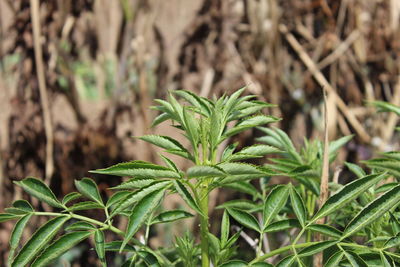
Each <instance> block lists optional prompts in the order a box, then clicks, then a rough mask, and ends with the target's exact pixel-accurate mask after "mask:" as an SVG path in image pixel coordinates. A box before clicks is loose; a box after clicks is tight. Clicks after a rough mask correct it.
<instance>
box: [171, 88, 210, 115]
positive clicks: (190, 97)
mask: <svg viewBox="0 0 400 267" xmlns="http://www.w3.org/2000/svg"><path fill="white" fill-rule="evenodd" d="M173 93H174V94H176V95H179V96H180V97H182V98H184V99H185V100H186V101H188V102H189V103H190V104H192V105H193V106H195V107H197V108H198V110H199V111H200V114H203V115H207V116H208V115H210V108H209V106H208V102H207V101H206V100H205V99H204V98H202V97H199V96H197V95H196V94H194V93H192V92H190V91H186V90H176V91H173Z"/></svg>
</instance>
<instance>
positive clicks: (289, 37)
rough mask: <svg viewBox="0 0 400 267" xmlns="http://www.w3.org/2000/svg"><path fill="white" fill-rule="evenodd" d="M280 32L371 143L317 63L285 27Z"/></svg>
mask: <svg viewBox="0 0 400 267" xmlns="http://www.w3.org/2000/svg"><path fill="white" fill-rule="evenodd" d="M279 30H280V32H281V33H282V34H283V35H284V36H285V38H286V40H287V41H288V43H289V44H290V45H291V46H292V48H293V49H294V50H295V51H296V53H297V54H298V55H299V57H300V59H301V60H302V61H303V63H304V64H305V65H306V67H307V68H308V70H309V71H310V72H311V74H312V75H313V76H314V78H315V80H316V81H317V82H318V83H319V84H320V85H321V86H322V87H323V88H324V89H326V90H327V91H328V92H329V93H330V94H333V95H334V96H335V98H336V105H337V106H338V108H339V110H340V111H341V112H342V113H343V114H344V116H345V117H346V118H347V120H348V121H349V123H350V124H351V125H352V126H353V128H354V130H355V131H356V132H357V134H358V135H359V136H360V138H361V140H362V141H363V142H365V143H370V141H371V137H370V136H369V134H368V133H367V132H366V131H365V129H364V127H363V126H362V125H361V123H360V122H359V121H358V120H357V118H356V117H355V116H354V114H352V113H351V112H350V110H349V109H348V107H347V106H346V104H345V103H344V101H343V100H342V99H341V98H340V97H339V95H338V94H337V93H336V91H335V89H333V87H332V86H331V85H330V84H329V82H328V81H327V80H326V78H325V76H324V75H323V74H322V73H321V71H320V70H319V69H318V67H317V65H316V64H315V62H314V61H312V59H311V58H310V56H309V55H308V54H307V53H306V51H305V50H304V48H303V47H302V46H301V44H300V43H299V42H298V41H297V39H296V38H295V37H294V36H293V35H292V34H291V33H289V31H288V29H287V27H286V26H285V25H283V24H280V25H279Z"/></svg>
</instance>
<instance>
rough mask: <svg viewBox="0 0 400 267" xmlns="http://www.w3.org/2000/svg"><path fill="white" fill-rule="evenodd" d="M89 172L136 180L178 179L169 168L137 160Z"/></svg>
mask: <svg viewBox="0 0 400 267" xmlns="http://www.w3.org/2000/svg"><path fill="white" fill-rule="evenodd" d="M90 172H91V173H98V174H108V175H117V176H131V177H136V178H180V176H179V173H177V172H175V171H174V170H171V169H170V168H167V167H164V166H160V165H156V164H152V163H149V162H145V161H139V160H136V161H131V162H125V163H119V164H117V165H114V166H111V167H108V168H105V169H98V170H95V171H90Z"/></svg>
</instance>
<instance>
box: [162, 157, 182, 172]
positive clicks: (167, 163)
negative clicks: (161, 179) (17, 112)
mask: <svg viewBox="0 0 400 267" xmlns="http://www.w3.org/2000/svg"><path fill="white" fill-rule="evenodd" d="M159 156H160V158H161V159H162V160H163V161H164V162H165V164H166V165H167V166H168V168H170V169H173V170H174V171H176V172H178V173H179V168H178V167H177V166H176V164H175V163H174V162H173V161H172V160H170V159H169V158H167V157H165V156H163V155H159Z"/></svg>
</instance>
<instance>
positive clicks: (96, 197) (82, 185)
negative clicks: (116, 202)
mask: <svg viewBox="0 0 400 267" xmlns="http://www.w3.org/2000/svg"><path fill="white" fill-rule="evenodd" d="M75 186H76V188H77V189H78V191H79V192H80V193H81V194H82V195H84V196H85V197H87V198H89V199H91V200H93V201H95V202H97V203H99V204H100V205H104V204H103V200H102V199H101V196H100V193H99V189H98V188H97V185H96V183H95V182H94V181H93V180H92V179H90V178H83V179H82V180H80V181H78V180H75Z"/></svg>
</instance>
